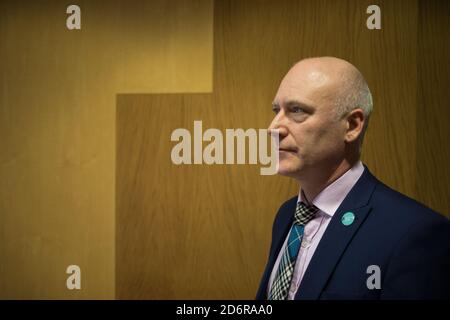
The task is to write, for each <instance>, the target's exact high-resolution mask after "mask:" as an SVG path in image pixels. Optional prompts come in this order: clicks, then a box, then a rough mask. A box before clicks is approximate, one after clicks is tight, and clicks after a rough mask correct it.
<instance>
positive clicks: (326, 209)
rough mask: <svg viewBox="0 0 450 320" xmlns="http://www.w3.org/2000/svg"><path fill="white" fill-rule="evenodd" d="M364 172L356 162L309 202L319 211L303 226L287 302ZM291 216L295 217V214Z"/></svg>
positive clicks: (300, 198) (275, 270)
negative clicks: (335, 216)
mask: <svg viewBox="0 0 450 320" xmlns="http://www.w3.org/2000/svg"><path fill="white" fill-rule="evenodd" d="M363 172H364V166H363V165H362V163H361V161H358V163H356V164H355V165H354V166H353V167H352V168H351V169H350V170H348V171H347V172H345V173H344V174H343V175H342V176H340V177H339V178H338V179H337V180H335V181H334V182H333V183H331V184H330V185H329V186H327V187H326V188H325V189H324V190H322V191H321V192H320V193H319V194H318V195H317V196H316V197H315V198H314V200H313V201H312V203H313V204H314V205H315V206H316V207H317V208H318V209H319V211H318V213H317V215H316V217H315V218H314V219H313V220H311V221H310V222H308V223H307V224H306V226H305V230H304V234H303V240H302V245H301V247H300V251H299V253H298V256H297V261H296V262H295V268H294V275H293V277H292V282H291V287H290V289H289V294H288V300H293V299H294V297H295V294H296V293H297V290H298V289H299V287H300V284H301V281H302V278H303V275H304V274H305V271H306V269H307V268H308V265H309V262H310V261H311V258H312V256H313V255H314V252H315V251H316V248H317V246H318V244H319V242H320V239H322V236H323V234H324V233H325V230H326V229H327V227H328V224H329V223H330V220H331V218H332V217H333V215H334V213H335V212H336V210H337V209H338V208H339V206H340V205H341V203H342V201H344V199H345V197H346V196H347V194H348V193H349V192H350V190H351V189H352V188H353V186H354V185H355V184H356V182H357V181H358V179H359V178H360V177H361V175H362V174H363ZM298 201H302V192H301V189H300V192H299V195H298ZM292 214H294V212H293V213H292ZM288 238H289V234H288V235H287V237H286V239H285V241H284V244H283V246H282V247H281V250H280V253H279V254H278V258H277V260H276V261H275V265H274V268H273V269H272V273H271V275H270V279H269V285H268V286H267V290H268V291H267V294H269V292H270V288H271V287H272V283H273V281H274V280H275V275H276V272H277V270H278V266H279V264H280V260H281V257H282V256H283V253H284V250H285V248H286V242H287V239H288Z"/></svg>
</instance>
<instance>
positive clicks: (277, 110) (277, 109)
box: [272, 106, 280, 114]
mask: <svg viewBox="0 0 450 320" xmlns="http://www.w3.org/2000/svg"><path fill="white" fill-rule="evenodd" d="M272 111H273V112H274V113H275V114H277V113H278V112H280V107H278V106H273V107H272Z"/></svg>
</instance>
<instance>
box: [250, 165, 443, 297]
mask: <svg viewBox="0 0 450 320" xmlns="http://www.w3.org/2000/svg"><path fill="white" fill-rule="evenodd" d="M296 203H297V196H296V197H294V198H292V199H290V200H288V201H286V202H285V203H284V204H283V205H282V206H281V207H280V209H279V211H278V213H277V215H276V217H275V221H274V224H273V229H272V244H271V247H270V252H269V258H268V262H267V265H266V268H265V271H264V274H263V276H262V279H261V283H260V286H259V289H258V293H257V296H256V298H257V299H259V300H262V299H266V298H267V294H266V293H267V286H268V281H269V278H270V274H271V272H272V269H273V267H274V264H275V260H276V259H277V256H278V254H279V252H280V249H281V247H282V245H283V242H284V240H285V238H286V236H287V234H288V232H289V230H290V227H291V224H292V222H293V217H294V212H295V206H296ZM349 211H350V212H353V213H354V215H355V220H354V222H353V223H352V224H351V225H349V226H345V225H344V224H342V222H341V219H342V216H343V214H344V213H346V212H349ZM371 265H376V266H378V267H379V268H380V279H381V288H380V289H376V288H375V289H369V288H368V286H367V280H368V278H369V277H371V275H373V274H374V272H373V271H372V270H369V272H368V270H367V268H368V267H369V266H371ZM369 282H371V283H372V279H370V281H369ZM442 298H444V299H449V298H450V222H449V220H448V219H447V218H445V217H444V216H441V215H440V214H438V213H436V212H434V211H432V210H431V209H429V208H427V207H425V206H423V205H422V204H420V203H418V202H416V201H415V200H413V199H410V198H408V197H406V196H405V195H402V194H401V193H398V192H397V191H395V190H392V189H390V188H389V187H387V186H386V185H384V184H383V183H381V182H380V181H378V180H377V179H376V178H375V177H374V176H373V175H372V174H371V173H370V172H369V170H368V169H367V167H365V168H364V172H363V174H362V176H361V177H360V179H359V180H358V181H357V182H356V184H355V185H354V187H353V188H352V189H351V190H350V192H349V194H348V195H347V196H346V198H345V199H344V201H343V202H342V203H341V205H340V207H339V208H338V209H337V211H336V212H335V214H334V215H333V217H332V219H331V221H330V223H329V225H328V227H327V229H326V231H325V233H324V235H323V237H322V239H321V240H320V243H319V245H318V247H317V249H316V251H315V253H314V255H313V257H312V259H311V261H310V263H309V265H308V268H307V270H306V272H305V274H304V276H303V279H302V282H301V284H300V287H299V289H298V291H297V294H296V296H295V299H442Z"/></svg>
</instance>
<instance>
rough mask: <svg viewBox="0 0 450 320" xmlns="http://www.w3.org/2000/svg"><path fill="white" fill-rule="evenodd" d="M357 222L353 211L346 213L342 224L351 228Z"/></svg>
mask: <svg viewBox="0 0 450 320" xmlns="http://www.w3.org/2000/svg"><path fill="white" fill-rule="evenodd" d="M353 221H355V214H354V213H353V212H351V211H349V212H346V213H344V215H343V216H342V219H341V222H342V224H343V225H344V226H349V225H351V224H352V223H353Z"/></svg>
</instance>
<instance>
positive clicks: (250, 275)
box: [116, 0, 418, 299]
mask: <svg viewBox="0 0 450 320" xmlns="http://www.w3.org/2000/svg"><path fill="white" fill-rule="evenodd" d="M370 4H371V3H370V2H369V1H274V0H272V1H237V0H235V1H216V2H215V5H214V6H215V8H214V12H215V14H214V89H213V93H212V94H211V95H189V94H187V95H120V96H119V97H118V103H117V219H116V223H117V224H116V230H117V238H116V253H117V255H116V259H117V260H116V261H117V266H116V283H117V298H120V299H122V298H126V299H128V298H132V299H134V298H139V299H141V298H151V299H167V298H171V299H185V298H186V299H215V298H220V299H228V298H232V299H233V298H245V299H251V298H253V297H254V295H255V292H256V289H257V286H258V281H259V279H260V276H261V273H262V270H263V267H264V265H265V262H266V258H267V253H268V249H269V248H268V246H269V241H270V234H271V226H272V221H273V217H274V215H275V212H276V210H277V209H278V207H279V206H280V204H281V203H282V202H283V201H284V200H286V199H288V198H289V197H291V196H293V195H295V194H296V193H297V192H298V185H297V184H296V183H295V182H293V181H292V180H289V179H287V178H282V177H276V176H260V175H259V166H251V165H234V166H231V165H213V166H207V165H191V166H175V165H173V164H172V163H171V160H170V150H171V148H172V146H173V145H174V144H175V143H172V142H171V141H170V133H171V132H172V130H174V129H176V128H179V127H185V128H188V129H189V130H191V131H192V125H193V121H194V120H202V121H203V127H204V129H206V128H211V127H214V128H218V129H220V130H222V132H223V131H224V129H225V128H245V129H246V128H266V127H267V126H268V125H269V123H270V121H271V118H272V113H271V101H272V99H273V96H274V94H275V92H276V89H277V86H278V84H279V82H280V80H281V78H282V77H283V75H284V74H285V72H287V70H288V69H289V67H290V66H291V65H292V64H293V63H294V62H296V61H297V60H299V59H301V58H304V57H308V56H323V55H332V56H338V57H341V58H344V59H347V60H349V61H351V62H352V63H354V64H355V65H356V66H357V67H358V68H359V69H360V70H361V71H362V72H363V74H364V75H365V76H366V78H367V81H368V83H369V85H370V87H371V88H372V91H373V95H374V101H375V111H374V114H373V117H372V119H371V124H370V127H369V132H368V134H367V137H366V142H365V149H364V155H363V156H364V161H365V162H366V163H367V164H368V165H369V167H370V168H371V170H372V171H373V172H374V173H375V174H376V175H377V176H378V177H379V178H380V179H382V180H384V181H385V182H386V183H387V184H389V185H391V186H392V187H394V188H396V189H398V190H400V191H402V192H404V193H406V194H408V195H410V196H413V197H414V196H416V187H415V186H416V112H415V108H416V96H415V95H414V94H411V93H412V92H416V91H417V70H416V66H417V56H416V50H417V15H418V12H417V2H416V1H380V2H379V3H378V4H379V5H380V7H381V8H382V17H383V25H382V27H383V29H382V30H373V31H370V30H368V29H367V28H366V18H367V16H368V15H367V14H366V8H367V6H368V5H370Z"/></svg>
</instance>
